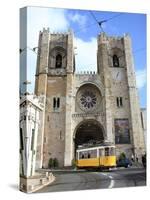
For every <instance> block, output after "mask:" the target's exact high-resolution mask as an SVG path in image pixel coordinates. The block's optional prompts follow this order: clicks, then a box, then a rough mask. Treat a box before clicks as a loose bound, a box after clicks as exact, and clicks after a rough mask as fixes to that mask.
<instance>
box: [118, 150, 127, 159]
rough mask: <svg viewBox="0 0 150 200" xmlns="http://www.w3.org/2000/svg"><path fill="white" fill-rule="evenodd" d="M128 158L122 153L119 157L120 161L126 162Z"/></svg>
mask: <svg viewBox="0 0 150 200" xmlns="http://www.w3.org/2000/svg"><path fill="white" fill-rule="evenodd" d="M125 158H126V154H125V153H124V152H122V153H121V154H120V156H119V159H120V160H124V159H125Z"/></svg>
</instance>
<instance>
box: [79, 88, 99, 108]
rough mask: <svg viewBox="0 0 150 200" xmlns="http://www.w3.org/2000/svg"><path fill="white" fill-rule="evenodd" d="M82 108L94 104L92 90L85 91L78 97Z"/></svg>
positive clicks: (94, 96) (94, 98)
mask: <svg viewBox="0 0 150 200" xmlns="http://www.w3.org/2000/svg"><path fill="white" fill-rule="evenodd" d="M80 102H81V104H82V106H83V107H84V108H87V109H90V108H93V107H94V106H95V105H96V95H95V94H94V93H93V92H92V91H85V92H84V93H83V94H82V95H81V98H80Z"/></svg>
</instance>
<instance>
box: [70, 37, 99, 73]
mask: <svg viewBox="0 0 150 200" xmlns="http://www.w3.org/2000/svg"><path fill="white" fill-rule="evenodd" d="M74 44H75V47H77V49H76V51H75V52H76V53H77V55H76V71H96V70H97V69H96V66H97V58H96V55H97V54H96V50H97V39H96V38H91V39H90V41H83V40H81V39H80V38H75V41H74Z"/></svg>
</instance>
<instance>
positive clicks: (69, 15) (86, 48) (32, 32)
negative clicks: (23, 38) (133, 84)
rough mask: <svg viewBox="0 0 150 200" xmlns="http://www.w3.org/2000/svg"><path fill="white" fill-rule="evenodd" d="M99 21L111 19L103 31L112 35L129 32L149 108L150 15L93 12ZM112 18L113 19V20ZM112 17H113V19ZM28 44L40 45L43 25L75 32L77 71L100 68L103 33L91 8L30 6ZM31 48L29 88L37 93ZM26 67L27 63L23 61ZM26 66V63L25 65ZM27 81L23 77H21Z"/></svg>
mask: <svg viewBox="0 0 150 200" xmlns="http://www.w3.org/2000/svg"><path fill="white" fill-rule="evenodd" d="M92 13H93V14H94V16H95V17H96V19H97V20H98V21H101V20H107V19H108V21H107V22H106V23H104V24H103V26H102V27H103V30H104V31H105V32H106V34H108V35H110V36H123V35H124V33H129V35H130V36H131V38H132V48H133V55H134V63H135V70H136V79H137V87H138V89H139V96H140V104H141V107H146V15H144V14H131V13H121V15H120V13H116V12H101V11H92ZM111 18H112V19H111ZM109 19H110V20H109ZM27 22H28V23H27V36H28V39H27V46H28V47H29V48H33V47H36V46H37V43H38V34H39V31H40V30H42V29H43V27H45V28H47V27H49V28H50V31H51V32H67V31H68V30H69V29H72V30H73V32H74V46H75V47H77V49H76V50H75V52H76V54H77V55H76V71H88V70H90V71H96V67H97V65H96V63H97V61H96V50H97V35H98V34H99V33H100V32H101V29H100V28H99V26H98V24H97V23H96V21H95V19H94V18H93V16H92V15H91V13H90V12H89V11H85V10H84V11H83V10H66V9H54V8H40V7H28V15H27ZM29 48H27V77H28V80H29V81H31V84H30V85H29V86H28V91H29V92H31V93H33V92H34V75H35V69H36V56H37V55H36V53H34V52H33V51H32V50H30V49H29ZM22 66H23V63H22ZM23 67H24V66H23ZM21 81H22V82H23V80H21Z"/></svg>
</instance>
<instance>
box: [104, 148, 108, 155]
mask: <svg viewBox="0 0 150 200" xmlns="http://www.w3.org/2000/svg"><path fill="white" fill-rule="evenodd" d="M105 156H109V148H105Z"/></svg>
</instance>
